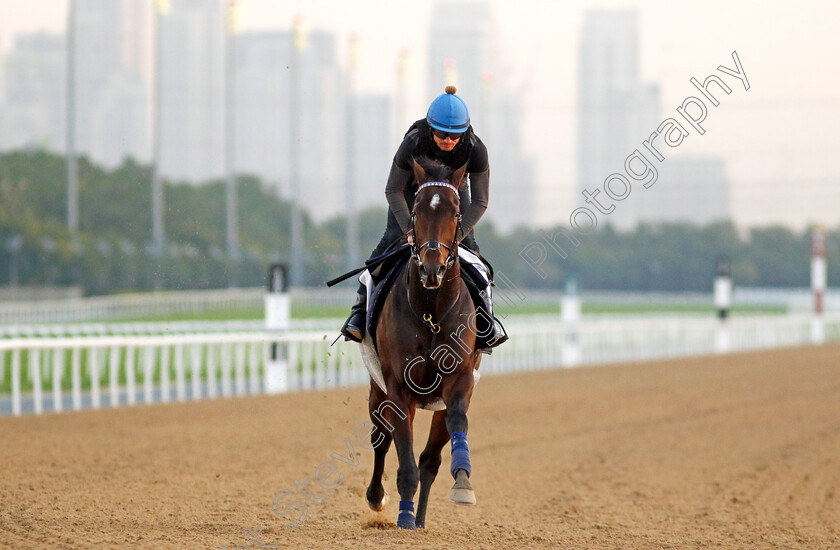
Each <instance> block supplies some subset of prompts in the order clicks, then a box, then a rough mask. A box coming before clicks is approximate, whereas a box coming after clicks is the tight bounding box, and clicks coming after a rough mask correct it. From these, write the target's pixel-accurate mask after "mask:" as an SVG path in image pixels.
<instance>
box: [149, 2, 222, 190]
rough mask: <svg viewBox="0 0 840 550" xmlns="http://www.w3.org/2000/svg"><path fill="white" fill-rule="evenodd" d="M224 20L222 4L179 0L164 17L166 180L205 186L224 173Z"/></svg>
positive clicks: (163, 149) (163, 145)
mask: <svg viewBox="0 0 840 550" xmlns="http://www.w3.org/2000/svg"><path fill="white" fill-rule="evenodd" d="M223 16H224V14H223V11H222V4H221V3H220V2H213V1H208V0H179V1H177V2H172V9H171V11H170V13H168V14H167V15H166V16H164V17H162V18H161V20H162V23H161V28H160V29H159V32H160V35H159V38H158V39H159V40H161V47H162V52H163V55H162V58H163V59H162V65H161V67H160V71H159V72H158V74H159V75H160V78H161V83H160V86H161V89H162V94H161V96H162V97H161V105H160V109H161V128H160V136H161V138H160V139H161V143H160V151H161V156H160V161H159V167H160V171H161V174H162V175H163V176H164V177H167V178H172V179H182V180H187V181H190V182H192V183H199V182H202V181H206V180H208V179H211V178H220V177H222V176H223V175H224V164H223V160H224V155H223V150H224V140H223V135H222V132H223V131H224V125H223V124H224V112H223V107H224V95H223V94H224V87H223V86H224V78H223V77H224V73H223V69H224V65H223V60H224V49H223V48H224V43H223V37H224V17H223Z"/></svg>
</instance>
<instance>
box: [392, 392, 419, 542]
mask: <svg viewBox="0 0 840 550" xmlns="http://www.w3.org/2000/svg"><path fill="white" fill-rule="evenodd" d="M406 408H407V409H408V410H407V411H406V412H407V414H406V415H405V416H404V417H399V416H397V415H393V416H394V417H395V418H394V426H395V429H394V433H393V436H394V445H395V446H396V448H397V458H398V460H399V463H400V465H399V467H398V468H397V491H398V492H399V493H400V514H399V518H398V519H397V526H398V527H400V528H402V529H414V528H415V527H416V523H415V519H414V494H415V493H416V492H417V484H418V483H419V479H418V475H419V474H418V470H417V462H416V461H415V459H414V445H413V441H412V429H411V425H412V422H413V420H414V407H413V406H412V407H406Z"/></svg>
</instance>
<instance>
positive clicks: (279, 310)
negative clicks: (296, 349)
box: [264, 264, 291, 393]
mask: <svg viewBox="0 0 840 550" xmlns="http://www.w3.org/2000/svg"><path fill="white" fill-rule="evenodd" d="M290 314H291V300H290V298H289V288H288V277H287V276H286V266H285V265H281V264H273V265H272V266H271V267H270V268H269V272H268V292H267V293H266V296H265V328H266V330H267V331H268V332H269V333H271V334H272V335H273V336H276V337H278V339H276V340H274V341H272V342H271V344H270V349H269V353H268V361H267V362H266V365H265V374H264V383H265V392H266V393H283V392H286V391H288V390H289V372H288V369H289V362H288V353H287V344H286V343H285V342H282V341H280V339H279V337H282V336H284V335H285V334H286V333H287V332H288V330H289V322H290V316H291V315H290Z"/></svg>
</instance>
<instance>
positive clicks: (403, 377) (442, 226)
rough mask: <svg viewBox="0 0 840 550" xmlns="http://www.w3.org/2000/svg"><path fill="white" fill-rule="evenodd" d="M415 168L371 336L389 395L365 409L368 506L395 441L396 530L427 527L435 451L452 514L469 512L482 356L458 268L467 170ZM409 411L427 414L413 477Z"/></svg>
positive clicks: (380, 498) (381, 501)
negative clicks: (395, 270) (404, 236)
mask: <svg viewBox="0 0 840 550" xmlns="http://www.w3.org/2000/svg"><path fill="white" fill-rule="evenodd" d="M421 162H422V163H423V164H422V165H421V164H418V163H417V162H415V163H414V174H415V176H416V179H417V182H418V184H420V186H419V188H418V191H417V195H416V196H415V201H414V209H413V211H412V218H411V219H412V229H413V241H411V240H410V241H409V242H411V243H412V261H411V262H410V263H409V264H408V265H407V266H406V267H405V268H404V270H403V273H402V274H401V275H400V277H399V278H398V279H397V281H396V282H395V283H394V285H393V287H392V288H391V290H390V292H389V293H388V296H387V297H386V298H385V300H386V301H385V303H384V305H383V308H382V312H381V317H380V320H379V324H378V327H379V328H378V330H377V333H376V343H377V348H378V355H379V362H380V364H381V367H382V375H383V378H384V382H385V387H386V388H387V392H385V391H382V389H381V388H380V387H379V386H378V385H377V384H376V383H374V382H373V381H371V386H370V402H369V409H370V417H371V420H372V421H373V424H374V428H373V430H372V432H371V443H372V444H373V446H374V453H375V456H374V467H373V477H372V479H371V481H370V485H369V486H368V489H367V502H368V505H369V506H370V507H371V509H373V510H376V511H381V510H382V509H383V508H384V506H385V503H386V501H387V500H386V495H385V489H384V488H383V486H382V471H383V468H384V466H385V455H386V453H387V452H388V449H389V447H390V446H391V441H392V440H393V441H394V444H395V445H396V448H397V457H398V459H399V468H398V469H397V489H398V491H399V494H400V513H399V518H398V521H397V524H398V525H399V527H401V528H403V529H415V528H416V527H425V521H426V508H427V504H428V500H429V490H430V489H431V486H432V483H433V482H434V480H435V476H436V475H437V472H438V468H439V467H440V463H441V450H442V449H443V447H444V446H445V445H446V443H447V442H449V441H450V440H451V442H452V466H451V468H450V470H451V474H452V477H453V478H454V479H455V484H454V486H453V487H452V490H451V492H450V499H451V500H452V501H453V502H455V503H456V504H464V505H469V504H475V494H474V492H473V489H472V486H471V485H470V481H469V476H470V472H471V467H470V460H469V449H468V447H467V409H468V408H469V404H470V398H471V397H472V391H473V385H474V383H475V377H476V376H477V372H475V371H476V369H478V365H479V362H480V360H481V359H480V357H481V355H480V353H479V352H476V351H475V337H476V332H475V327H476V324H475V306H474V304H473V301H472V299H471V298H470V293H469V291H468V289H467V287H466V283H465V282H464V281H463V279H462V278H461V273H460V266H459V263H458V239H459V237H461V236H460V235H459V234H458V233H459V231H460V229H461V227H460V221H461V214H460V199H459V196H458V189H457V188H458V187H459V186H460V185H461V183H462V182H463V179H464V174H465V172H466V166H464V167H461V168H460V169H458V170H456V171H455V172H454V173H452V170H450V169H449V168H447V167H446V166H445V165H443V164H440V163H435V162H431V161H421ZM411 233H412V231H411V229H410V230H409V234H411ZM444 406H445V408H444ZM417 407H421V408H431V409H433V410H435V412H434V416H433V418H432V426H431V430H430V433H429V439H428V442H427V443H426V448H425V449H424V450H423V452H422V453H421V454H420V464H419V468H418V465H417V463H416V462H415V458H414V448H413V434H414V429H413V423H414V413H415V410H416V409H417ZM418 482H419V485H420V498H419V501H418V506H417V516H416V518H415V516H414V495H415V493H416V492H417V485H418Z"/></svg>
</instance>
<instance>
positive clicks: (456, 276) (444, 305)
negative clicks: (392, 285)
mask: <svg viewBox="0 0 840 550" xmlns="http://www.w3.org/2000/svg"><path fill="white" fill-rule="evenodd" d="M408 269H409V274H408V300H409V302H411V306H412V308H413V309H414V310H415V311H417V312H418V313H421V314H423V313H431V314H432V316H433V317H434V318H435V320H437V317H438V316H440V315H443V314H445V313H446V312H447V311H448V310H449V309H450V307H451V306H452V305H453V304H454V303H455V302H456V301H457V300H458V298H459V296H460V293H461V266H460V264H459V263H458V262H455V264H454V265H453V266H452V267H450V268H449V269H447V270H446V274H444V277H443V284H442V285H441V286H440V288H438V289H435V290H429V289H427V288H424V287H423V283H422V282H421V281H420V272H419V270H418V269H417V267H416V266H415V265H413V264H410V265H409V266H408Z"/></svg>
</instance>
